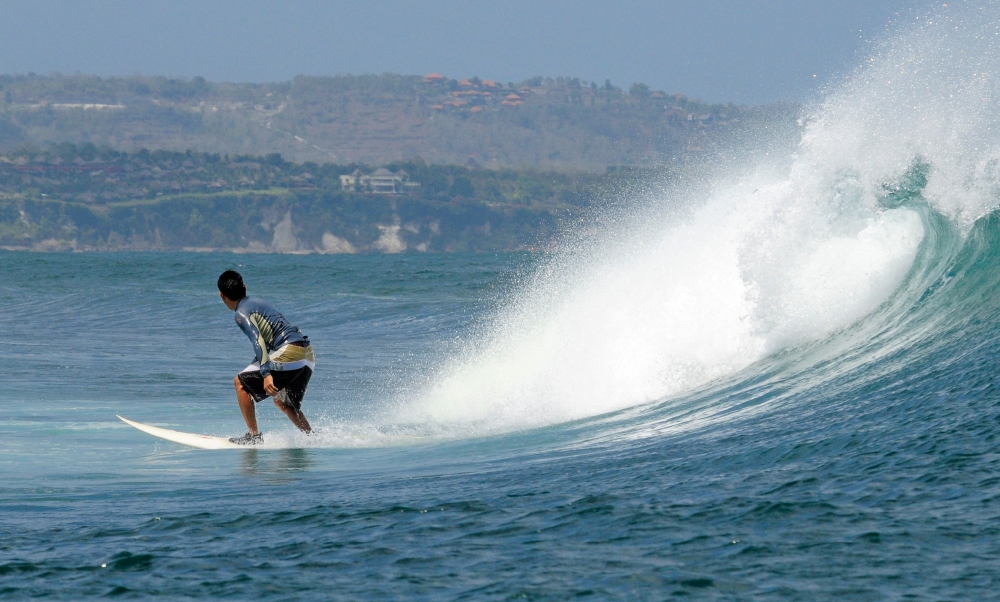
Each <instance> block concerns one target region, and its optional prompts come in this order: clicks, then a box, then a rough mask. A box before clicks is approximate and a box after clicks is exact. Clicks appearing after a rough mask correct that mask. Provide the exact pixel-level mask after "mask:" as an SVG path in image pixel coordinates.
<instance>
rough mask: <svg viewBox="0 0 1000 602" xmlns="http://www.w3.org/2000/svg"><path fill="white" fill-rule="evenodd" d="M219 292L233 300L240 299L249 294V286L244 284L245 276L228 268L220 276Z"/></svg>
mask: <svg viewBox="0 0 1000 602" xmlns="http://www.w3.org/2000/svg"><path fill="white" fill-rule="evenodd" d="M219 292H220V293H222V294H223V295H225V296H226V298H227V299H229V300H231V301H239V300H240V299H242V298H243V297H246V296H247V287H246V286H245V285H244V284H243V276H240V273H239V272H234V271H233V270H226V271H225V272H222V275H221V276H219Z"/></svg>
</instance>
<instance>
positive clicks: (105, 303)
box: [0, 216, 1000, 600]
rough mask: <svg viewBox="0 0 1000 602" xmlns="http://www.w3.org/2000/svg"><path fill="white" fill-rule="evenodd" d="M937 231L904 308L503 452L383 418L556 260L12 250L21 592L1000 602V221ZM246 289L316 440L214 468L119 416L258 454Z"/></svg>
mask: <svg viewBox="0 0 1000 602" xmlns="http://www.w3.org/2000/svg"><path fill="white" fill-rule="evenodd" d="M928 224H929V226H928V227H929V228H931V227H940V228H943V230H942V231H941V233H940V234H941V235H940V236H939V237H929V238H933V239H935V240H936V241H937V242H934V243H931V242H927V241H928V239H925V243H924V247H923V251H922V254H921V257H920V258H919V259H918V267H917V268H915V269H914V270H913V271H912V272H911V275H910V278H909V280H908V281H907V283H906V284H904V285H902V286H901V288H900V289H899V290H900V291H901V292H900V293H899V294H898V295H897V297H898V298H897V299H896V300H895V301H894V302H890V303H889V304H887V305H884V306H883V308H882V311H881V312H875V313H873V314H872V315H870V316H869V317H868V318H867V319H866V320H862V322H861V323H860V324H859V325H857V326H855V327H854V328H853V329H848V330H846V331H842V332H840V333H839V334H837V335H834V336H832V337H829V338H827V339H825V340H823V341H820V342H818V343H812V344H811V345H806V346H803V347H798V348H796V349H795V350H791V351H786V352H783V353H778V354H776V355H773V356H769V357H768V358H766V359H764V360H762V361H760V362H757V363H755V364H753V365H751V366H749V367H747V368H745V369H743V370H741V371H739V372H737V373H734V374H732V375H730V376H729V377H727V378H724V379H721V380H718V381H714V382H712V383H710V384H708V385H706V386H703V387H700V388H698V389H696V390H694V391H688V392H686V393H684V394H682V395H679V396H674V397H671V398H670V399H669V400H663V401H660V402H653V403H648V404H643V405H639V406H635V407H633V408H630V409H628V410H624V411H620V412H617V413H611V414H602V415H599V416H594V417H591V418H587V419H582V420H576V421H572V422H568V423H561V424H554V425H548V426H543V427H538V428H529V429H518V430H514V431H513V432H506V433H499V434H486V435H482V434H477V432H476V431H475V428H474V427H471V426H470V427H468V433H461V432H455V430H451V431H449V430H447V429H445V428H444V427H441V428H439V429H438V430H437V431H435V430H434V429H432V428H430V427H429V426H428V425H427V423H426V421H421V420H416V419H414V420H413V421H411V423H409V424H407V423H405V422H400V421H396V422H393V421H391V420H389V419H388V418H387V412H386V408H387V407H388V406H391V405H393V404H398V403H399V401H398V400H399V391H400V390H402V389H405V388H406V383H413V382H414V381H416V380H418V379H419V378H420V376H421V374H423V373H425V372H426V371H427V369H428V366H429V365H430V364H432V363H433V362H434V361H439V359H440V356H441V355H443V354H448V353H456V350H455V346H454V343H453V340H454V339H455V337H462V336H468V335H469V334H470V333H472V332H474V331H475V324H476V321H477V319H479V318H481V317H482V315H483V314H484V313H489V311H490V309H491V308H492V307H494V306H495V302H491V301H489V300H490V299H494V300H495V299H498V298H501V297H502V295H500V291H503V290H504V289H505V288H507V287H512V286H517V282H518V281H519V278H521V277H522V276H523V274H524V273H526V272H528V271H530V270H532V269H533V267H534V259H533V258H532V257H530V256H526V255H517V254H514V255H471V256H469V255H433V256H426V255H425V256H405V257H398V256H397V257H388V256H367V257H318V256H305V257H303V256H261V255H252V256H234V255H201V254H98V255H74V254H27V253H3V254H0V281H2V283H3V284H2V285H0V299H2V305H3V307H4V329H5V330H6V331H7V333H8V339H9V340H10V341H11V343H12V347H11V350H12V351H13V352H12V353H11V354H10V355H8V360H7V370H6V371H5V372H6V374H7V375H8V378H5V379H4V382H5V387H4V388H5V398H6V401H5V402H4V404H3V408H4V410H3V420H2V422H0V442H2V443H0V449H2V455H0V471H2V475H3V487H2V488H0V593H2V595H3V596H5V597H9V598H27V597H35V596H44V597H47V598H53V599H77V598H81V597H90V596H103V595H112V596H118V595H121V596H123V597H155V596H164V597H169V598H173V599H183V598H199V599H204V598H210V597H211V598H236V599H246V598H255V599H256V598H260V599H281V600H285V599H314V598H317V597H322V598H325V599H371V598H415V599H510V598H526V599H564V598H567V597H574V596H585V595H592V596H594V597H597V598H601V599H637V598H640V599H649V598H664V597H670V596H672V595H680V594H692V595H695V596H697V597H699V598H708V599H774V600H778V599H817V598H825V599H841V598H849V599H887V598H888V599H895V598H901V597H903V596H904V595H907V594H912V595H914V596H916V597H917V598H931V599H968V598H969V597H972V596H975V595H982V596H986V597H989V596H990V595H991V594H992V592H993V591H994V590H995V588H996V585H997V583H996V581H997V577H996V569H995V560H996V558H997V554H998V553H1000V549H998V548H1000V544H998V539H997V535H998V531H1000V520H998V516H1000V466H998V460H1000V455H998V452H997V437H996V432H997V429H998V427H1000V425H998V422H1000V397H998V394H997V390H996V388H995V385H994V382H995V376H994V366H995V359H994V358H995V356H996V352H997V349H998V343H1000V341H998V335H1000V320H998V310H1000V307H998V304H997V303H996V301H995V298H996V294H995V293H996V291H997V290H998V289H997V286H998V281H997V274H996V270H995V265H996V263H997V257H998V253H1000V220H998V219H997V218H996V217H993V216H991V217H989V218H987V219H985V220H983V221H981V222H980V223H979V224H977V227H976V228H975V230H974V231H973V232H972V234H971V235H970V236H969V237H968V238H967V239H966V242H964V243H962V242H960V241H959V239H957V238H955V237H954V236H951V235H949V233H948V228H947V225H946V224H944V223H943V222H940V221H938V222H933V221H929V222H928ZM931 231H933V230H931ZM942 255H943V256H944V257H943V258H942ZM229 267H236V268H237V269H241V270H242V271H243V272H244V273H245V276H246V279H247V281H248V282H249V283H250V287H251V291H252V292H253V293H255V294H259V295H261V296H263V297H265V298H268V299H270V300H272V301H273V302H274V303H275V304H276V305H277V306H278V307H279V308H281V310H282V311H284V312H285V313H286V314H287V315H288V316H290V317H291V318H292V319H293V320H294V321H295V322H296V323H298V324H299V325H300V326H301V327H302V328H303V330H304V331H305V332H307V333H308V334H309V335H310V337H311V339H312V340H313V341H314V342H315V345H316V350H317V355H318V357H319V358H320V362H321V363H320V368H319V369H318V370H317V373H316V377H315V378H314V380H313V383H312V384H311V385H310V389H309V395H308V397H307V402H306V404H305V405H304V410H305V411H307V414H308V415H309V417H310V418H311V419H312V420H313V423H314V425H316V426H317V427H318V430H319V431H320V436H319V437H318V441H300V440H298V439H295V436H294V435H293V433H292V432H291V431H292V428H291V426H290V425H289V424H287V423H286V422H285V421H284V418H283V417H282V416H280V415H279V414H278V412H277V411H276V409H275V408H273V407H267V406H262V407H261V412H260V414H261V419H262V420H261V423H262V429H263V430H264V431H265V433H266V436H267V435H272V439H273V440H274V441H275V442H276V443H274V445H286V446H287V448H284V449H261V450H245V451H243V450H239V451H233V452H204V451H198V450H192V449H187V448H182V447H180V446H177V445H174V444H170V443H166V442H161V441H158V440H155V439H153V438H151V437H149V436H147V435H145V434H143V433H140V432H139V431H136V430H134V429H131V428H129V427H127V426H125V425H124V424H122V423H120V422H119V421H118V420H117V419H116V418H115V414H116V413H119V414H122V415H125V416H127V417H131V418H133V419H136V420H140V421H144V422H149V423H152V424H158V425H162V426H167V427H172V428H178V429H183V430H190V431H199V432H211V433H217V434H238V433H241V432H242V430H243V425H242V421H241V419H240V416H239V412H238V409H237V406H236V402H235V399H234V396H233V394H232V391H231V382H230V381H231V375H232V374H233V373H234V372H236V371H238V370H239V369H240V368H241V367H242V366H243V364H244V363H245V360H247V358H248V357H249V354H250V353H251V352H250V347H249V344H248V342H247V341H245V340H243V337H242V335H241V333H240V332H239V331H238V329H237V328H236V326H235V325H234V324H233V323H232V314H231V313H230V312H229V311H227V310H226V309H225V307H224V306H223V305H222V304H221V303H220V302H219V301H218V299H217V297H216V295H215V291H214V288H213V286H214V277H215V276H216V275H217V273H218V272H219V271H221V270H222V269H224V268H229ZM860 331H865V334H864V335H863V336H859V332H860ZM695 416H697V417H699V418H698V420H700V422H699V425H700V426H690V425H689V426H687V427H685V428H683V429H679V428H677V426H678V425H683V424H688V423H690V422H691V421H692V420H693V419H694V418H693V417H695ZM432 431H433V432H432ZM282 437H284V438H282ZM299 444H304V445H305V446H302V447H300V446H299Z"/></svg>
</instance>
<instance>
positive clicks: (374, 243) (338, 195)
mask: <svg viewBox="0 0 1000 602" xmlns="http://www.w3.org/2000/svg"><path fill="white" fill-rule="evenodd" d="M663 174H664V171H663V170H662V169H641V168H614V169H609V170H606V171H605V172H604V173H602V174H597V173H592V172H582V171H580V172H556V171H532V170H524V169H519V170H515V169H500V170H492V169H485V168H482V167H477V166H456V165H428V164H426V163H424V162H423V161H419V160H415V161H408V162H399V163H392V164H389V165H387V166H384V167H380V168H374V167H372V166H365V165H357V164H350V165H338V164H333V163H327V164H323V165H320V164H316V163H292V162H289V161H285V160H284V159H283V158H282V157H281V155H279V154H276V153H272V154H269V155H265V156H250V155H238V156H226V155H218V154H211V153H195V152H192V151H187V152H183V153H182V152H174V151H163V150H159V151H148V150H145V149H143V150H140V151H138V152H135V153H126V152H122V151H116V150H114V149H111V148H107V147H105V148H98V147H96V146H94V145H92V144H83V145H75V144H71V143H63V144H60V145H54V146H52V147H50V148H48V149H46V150H44V151H35V150H31V149H22V150H20V151H16V152H11V153H6V154H0V247H2V248H4V249H7V250H34V251H101V250H134V251H142V250H163V251H169V250H188V251H208V250H215V251H237V252H278V253H364V252H381V253H400V252H405V251H417V252H424V251H515V250H532V249H534V248H544V247H545V246H546V245H549V244H551V243H552V241H553V240H554V238H555V237H556V236H557V235H558V233H559V231H560V229H561V228H563V227H564V226H565V225H567V224H568V223H570V221H573V222H574V223H575V222H578V221H579V220H581V219H583V218H584V217H585V216H586V215H587V212H588V210H589V209H590V208H591V207H592V206H593V204H594V202H595V200H596V199H598V198H599V197H600V196H601V195H602V194H603V193H605V192H608V191H613V190H616V189H618V188H620V187H621V186H625V185H627V184H628V182H631V181H633V180H636V179H643V178H644V179H653V178H662V177H663ZM379 186H381V187H382V188H383V189H386V188H388V192H379V191H377V187H379Z"/></svg>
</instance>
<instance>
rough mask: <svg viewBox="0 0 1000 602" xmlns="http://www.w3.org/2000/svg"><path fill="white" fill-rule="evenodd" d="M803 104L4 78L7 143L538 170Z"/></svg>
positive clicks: (335, 82)
mask: <svg viewBox="0 0 1000 602" xmlns="http://www.w3.org/2000/svg"><path fill="white" fill-rule="evenodd" d="M794 118H795V110H794V107H784V106H777V107H763V108H753V107H740V106H735V105H708V104H705V103H701V102H698V101H695V100H691V99H687V98H685V97H683V96H681V95H678V94H667V93H665V92H662V91H655V90H651V89H650V88H649V87H647V86H645V85H642V84H636V85H633V86H631V87H630V89H629V90H627V91H625V90H622V89H620V88H618V87H615V86H613V85H611V83H610V82H606V83H605V84H597V83H594V82H582V81H580V80H578V79H571V78H557V79H543V78H541V77H537V78H534V79H530V80H526V81H523V82H517V83H514V82H508V83H501V82H490V81H488V80H480V79H479V78H469V79H464V80H455V79H448V78H434V77H422V76H404V75H380V76H373V75H372V76H338V77H305V76H300V77H296V78H295V79H294V80H292V81H289V82H281V83H275V84H225V83H212V82H208V81H205V80H204V79H202V78H193V79H189V80H188V79H170V78H165V77H139V76H136V77H126V78H100V77H95V76H86V75H74V76H61V75H52V76H39V75H3V76H0V150H7V151H10V150H15V149H18V148H21V147H24V146H32V147H35V148H45V147H47V146H48V145H49V144H53V143H62V142H72V143H76V144H82V143H92V144H95V145H97V146H107V147H110V148H114V149H117V150H123V151H135V150H137V149H140V148H151V149H166V150H175V151H186V150H196V151H201V152H209V153H220V154H230V155H232V154H251V155H266V154H270V153H280V154H282V155H283V156H284V157H287V158H288V159H290V160H293V161H296V162H300V163H301V162H310V161H311V162H315V163H328V162H333V163H338V164H349V163H365V164H377V165H384V164H387V163H391V162H396V161H405V160H413V159H415V158H417V157H419V158H421V159H422V160H423V161H425V162H427V163H431V164H459V165H463V164H466V163H470V164H476V165H482V166H487V167H491V168H500V167H516V168H521V167H530V168H533V169H588V170H593V169H597V170H603V169H604V168H605V167H607V166H609V165H657V164H664V163H684V162H690V161H692V160H695V161H697V160H698V159H699V157H701V156H703V155H704V154H706V153H709V152H711V151H712V150H713V149H714V148H715V147H716V146H717V145H718V144H719V143H720V142H721V141H725V140H728V139H729V138H731V137H732V136H733V135H734V133H736V132H738V131H740V130H741V129H744V128H748V127H749V128H752V127H755V125H757V124H759V123H761V122H763V121H774V120H779V121H783V122H786V123H787V122H792V121H794Z"/></svg>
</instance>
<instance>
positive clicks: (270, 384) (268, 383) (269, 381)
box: [264, 374, 278, 395]
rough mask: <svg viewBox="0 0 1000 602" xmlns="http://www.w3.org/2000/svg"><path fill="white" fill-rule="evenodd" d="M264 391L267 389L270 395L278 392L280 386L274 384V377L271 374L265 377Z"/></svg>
mask: <svg viewBox="0 0 1000 602" xmlns="http://www.w3.org/2000/svg"><path fill="white" fill-rule="evenodd" d="M264 391H266V392H267V394H268V395H277V394H278V387H275V386H274V378H273V377H272V376H271V375H270V374H268V375H267V376H265V377H264Z"/></svg>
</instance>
